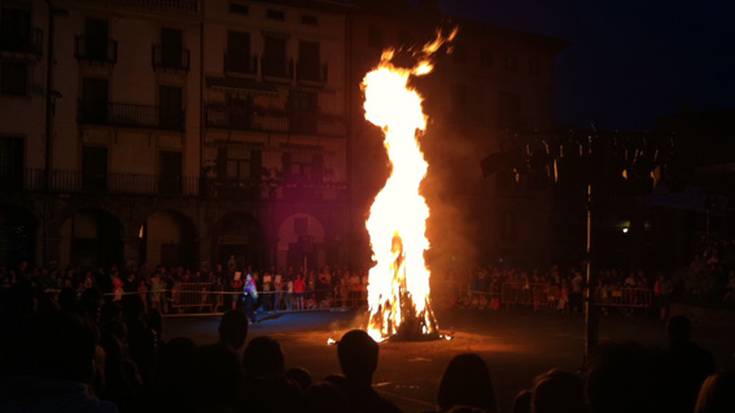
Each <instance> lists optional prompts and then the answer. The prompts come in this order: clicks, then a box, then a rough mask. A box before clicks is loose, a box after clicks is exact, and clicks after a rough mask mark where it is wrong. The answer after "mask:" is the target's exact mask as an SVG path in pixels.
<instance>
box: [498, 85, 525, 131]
mask: <svg viewBox="0 0 735 413" xmlns="http://www.w3.org/2000/svg"><path fill="white" fill-rule="evenodd" d="M498 121H499V124H500V127H501V128H509V129H513V128H517V127H519V126H521V97H520V96H518V95H517V94H515V93H510V92H500V94H499V95H498Z"/></svg>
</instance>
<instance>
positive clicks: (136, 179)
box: [0, 168, 199, 196]
mask: <svg viewBox="0 0 735 413" xmlns="http://www.w3.org/2000/svg"><path fill="white" fill-rule="evenodd" d="M45 178H46V174H45V173H44V171H43V170H42V169H31V168H26V169H24V170H23V172H22V173H21V172H17V173H12V172H9V171H4V172H3V171H0V192H4V193H10V192H24V191H25V192H40V191H43V190H44V189H45ZM49 184H50V186H49V191H51V192H59V193H93V194H128V195H136V194H137V195H182V196H192V195H198V194H199V178H198V177H193V176H165V175H145V174H124V173H107V174H105V173H102V174H94V173H89V172H87V173H84V172H83V171H74V170H62V169H54V170H52V171H51V174H50V176H49Z"/></svg>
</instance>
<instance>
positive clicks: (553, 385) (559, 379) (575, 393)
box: [531, 370, 585, 413]
mask: <svg viewBox="0 0 735 413" xmlns="http://www.w3.org/2000/svg"><path fill="white" fill-rule="evenodd" d="M531 406H532V412H533V413H556V412H564V413H578V412H579V413H581V412H584V411H585V394H584V381H583V380H582V378H581V377H579V376H577V375H576V374H573V373H569V372H565V371H560V370H551V371H549V372H547V373H544V374H542V375H541V376H539V377H537V378H536V383H535V385H534V388H533V396H532V401H531Z"/></svg>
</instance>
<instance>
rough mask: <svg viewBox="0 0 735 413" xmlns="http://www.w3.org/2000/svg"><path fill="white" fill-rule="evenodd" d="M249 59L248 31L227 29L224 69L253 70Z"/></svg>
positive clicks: (230, 70) (235, 70)
mask: <svg viewBox="0 0 735 413" xmlns="http://www.w3.org/2000/svg"><path fill="white" fill-rule="evenodd" d="M250 59H251V56H250V33H247V32H236V31H228V32H227V57H226V60H225V62H226V67H225V70H227V71H228V72H237V73H250V72H254V71H255V70H254V69H255V67H253V65H251V64H250Z"/></svg>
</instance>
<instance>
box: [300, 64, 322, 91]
mask: <svg viewBox="0 0 735 413" xmlns="http://www.w3.org/2000/svg"><path fill="white" fill-rule="evenodd" d="M328 76H329V70H328V66H327V64H326V63H323V64H322V65H314V64H304V62H298V63H297V64H296V80H298V81H299V82H300V83H313V84H319V85H323V84H325V83H327V80H328Z"/></svg>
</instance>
